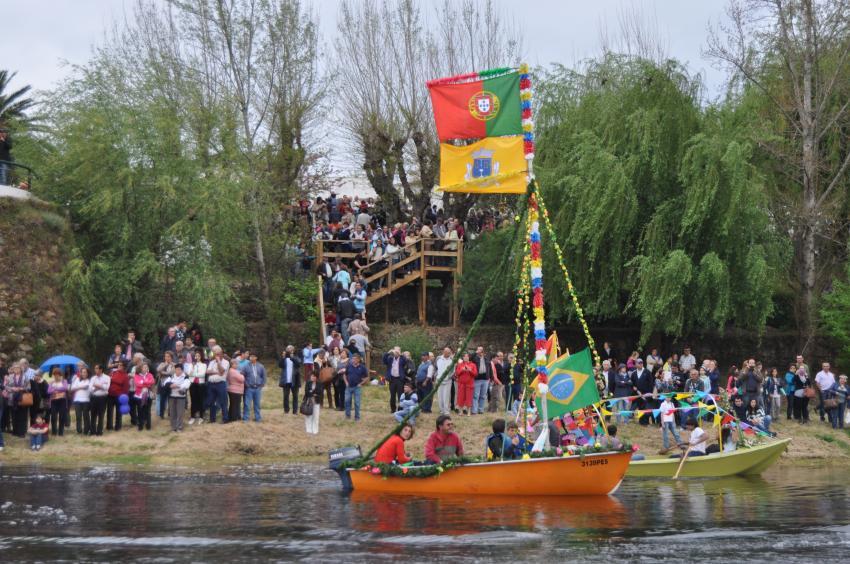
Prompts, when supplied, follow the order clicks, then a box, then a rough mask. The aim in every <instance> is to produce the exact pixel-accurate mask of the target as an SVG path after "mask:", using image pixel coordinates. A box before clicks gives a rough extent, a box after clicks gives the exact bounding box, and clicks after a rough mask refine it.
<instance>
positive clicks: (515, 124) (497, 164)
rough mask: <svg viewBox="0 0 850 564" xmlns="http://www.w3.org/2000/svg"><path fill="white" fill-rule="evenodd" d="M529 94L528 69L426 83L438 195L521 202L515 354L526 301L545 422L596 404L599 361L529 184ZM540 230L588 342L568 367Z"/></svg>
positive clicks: (540, 440)
mask: <svg viewBox="0 0 850 564" xmlns="http://www.w3.org/2000/svg"><path fill="white" fill-rule="evenodd" d="M531 86H532V84H531V77H530V76H529V69H528V65H526V64H522V65H520V67H519V68H497V69H491V70H487V71H481V72H477V73H468V74H463V75H458V76H453V77H448V78H440V79H436V80H432V81H430V82H428V89H429V91H430V94H431V102H432V106H433V109H434V120H435V122H436V126H437V136H438V137H439V139H440V187H439V189H440V190H441V191H443V192H447V193H453V192H457V193H466V194H526V196H527V215H526V241H525V245H524V252H525V253H526V255H525V256H524V257H523V265H522V268H523V272H522V275H521V280H520V287H519V299H518V309H517V339H516V341H515V347H514V352H515V353H516V352H517V349H518V345H519V344H520V343H521V342H522V341H523V340H524V339H525V338H526V335H525V334H524V333H525V332H526V331H527V330H528V327H527V326H526V317H525V305H526V303H527V302H526V300H528V301H529V302H530V304H529V305H530V306H531V314H532V315H531V317H532V325H533V343H534V358H533V360H532V362H533V365H532V368H533V372H534V375H535V377H534V380H533V382H532V388H533V389H534V390H535V391H536V392H537V398H538V399H539V400H542V401H538V402H537V405H538V411H539V415H540V416H541V418H542V420H543V421H544V422H546V421H548V419H549V416H550V414H551V415H552V416H560V415H562V414H564V413H566V412H567V411H569V410H573V409H580V408H583V407H585V406H587V405H591V404H593V403H594V402H598V401H599V395H598V391H597V385H596V384H597V382H595V379H594V374H593V368H592V363H593V362H594V361H595V362H596V364H597V365H598V364H600V360H599V355H598V353H597V352H596V347H595V344H594V342H593V338H592V337H591V335H590V330H589V328H588V326H587V323H586V322H585V320H584V312H583V311H582V309H581V306H580V305H579V302H578V296H577V295H576V292H575V288H574V287H573V285H572V281H571V280H570V276H569V272H568V271H567V268H566V266H565V264H564V260H563V254H562V252H561V249H560V247H559V245H558V243H557V240H556V239H555V237H554V231H553V229H552V226H551V224H550V222H549V218H548V213H547V211H546V208H545V204H544V202H543V198H542V195H541V194H540V191H539V187H538V185H537V182H536V181H535V179H534V151H535V138H534V121H533V107H532V102H533V96H532V89H531ZM519 219H520V218H517V221H519ZM541 226H545V228H546V230H547V232H548V235H549V239H550V241H551V243H552V245H553V247H554V251H555V255H556V256H557V258H558V262H559V265H560V268H561V271H562V273H563V275H564V278H565V282H566V286H567V290H568V293H569V295H570V297H571V299H572V302H573V306H574V308H575V312H576V316H577V318H578V320H579V322H580V323H581V325H582V329H583V330H584V334H585V336H586V338H587V341H588V349H585V350H584V351H582V352H580V353H578V355H575V356H576V357H577V358H572V359H571V358H570V357H569V354H565V355H564V356H559V353H558V350H557V337H556V335H555V334H554V333H553V334H552V336H551V337H549V338H547V331H546V315H545V300H544V293H543V255H542V246H541ZM526 292H530V296H526V294H525V293H526ZM582 353H583V354H582ZM553 377H554V378H555V380H554V381H553V380H552V378H553ZM550 407H551V408H552V409H550ZM550 412H551V413H550ZM600 419H601V417H600ZM603 428H604V423H603ZM547 439H548V426H547V425H544V426H543V431H542V433H541V436H540V437H539V438H538V440H537V442H536V443H535V449H536V450H540V449H542V448H544V446H545V444H546V442H547Z"/></svg>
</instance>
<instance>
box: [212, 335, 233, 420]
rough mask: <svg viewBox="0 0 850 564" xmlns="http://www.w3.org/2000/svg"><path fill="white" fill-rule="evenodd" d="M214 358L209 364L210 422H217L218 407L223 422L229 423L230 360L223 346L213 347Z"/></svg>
mask: <svg viewBox="0 0 850 564" xmlns="http://www.w3.org/2000/svg"><path fill="white" fill-rule="evenodd" d="M212 355H213V357H212V359H211V360H210V361H209V363H208V364H207V405H209V407H210V423H215V419H216V414H217V413H218V411H217V410H218V409H219V408H220V409H221V422H222V423H227V373H228V371H229V370H230V362H229V361H228V360H227V359H226V358H224V354H223V353H222V351H221V347H220V346H218V345H215V346H214V347H213V348H212Z"/></svg>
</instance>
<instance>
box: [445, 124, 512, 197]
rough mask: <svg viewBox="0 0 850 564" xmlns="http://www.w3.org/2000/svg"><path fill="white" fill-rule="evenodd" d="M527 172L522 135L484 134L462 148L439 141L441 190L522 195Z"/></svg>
mask: <svg viewBox="0 0 850 564" xmlns="http://www.w3.org/2000/svg"><path fill="white" fill-rule="evenodd" d="M527 175H528V165H527V163H526V160H525V154H524V152H523V140H522V136H521V135H513V136H508V137H487V138H485V139H482V140H481V141H478V142H476V143H472V144H471V145H464V146H462V147H458V146H456V145H451V144H449V143H441V144H440V187H439V189H440V190H442V191H443V192H468V193H472V194H524V193H525V190H526V188H527V186H528V178H527Z"/></svg>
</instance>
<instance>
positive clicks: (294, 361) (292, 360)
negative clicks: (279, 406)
mask: <svg viewBox="0 0 850 564" xmlns="http://www.w3.org/2000/svg"><path fill="white" fill-rule="evenodd" d="M277 365H278V366H279V367H280V380H279V381H278V384H277V385H278V386H280V387H281V388H282V389H283V412H284V413H289V398H290V397H292V414H293V415H298V390H299V388H301V359H300V358H298V356H297V355H296V354H295V347H293V346H292V345H289V346H288V347H286V350H285V351H284V352H283V354H282V355H281V356H280V360H279V361H278V363H277Z"/></svg>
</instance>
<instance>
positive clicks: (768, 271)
mask: <svg viewBox="0 0 850 564" xmlns="http://www.w3.org/2000/svg"><path fill="white" fill-rule="evenodd" d="M700 89H701V85H700V83H699V81H698V80H697V79H694V78H692V77H690V76H689V75H688V74H687V72H686V71H685V70H684V69H683V68H682V67H681V66H680V65H678V64H677V63H675V62H672V61H671V62H668V63H667V64H666V65H663V66H659V65H656V64H653V63H651V62H648V61H644V60H640V59H634V58H626V57H618V56H613V55H609V56H606V57H605V58H603V59H601V60H599V61H595V62H591V63H589V64H588V65H587V66H586V69H585V72H584V73H582V74H579V73H576V72H572V71H568V70H566V69H563V68H559V67H556V68H554V69H553V71H552V72H550V73H549V74H548V75H547V76H546V79H545V80H544V81H543V82H542V84H541V86H540V90H539V92H540V99H541V102H542V104H541V105H540V112H539V118H538V127H539V130H540V143H539V148H538V155H539V158H538V160H537V161H536V165H537V166H536V170H537V171H538V177H539V179H540V182H541V185H542V187H543V191H544V195H545V197H546V201H547V203H548V206H549V210H550V213H551V214H552V217H551V219H552V222H553V224H554V227H555V230H556V233H557V236H558V238H559V243H560V244H561V245H562V247H563V248H564V251H565V255H566V260H567V266H568V268H569V269H570V272H571V275H572V277H573V282H574V283H575V285H576V287H577V288H578V289H579V291H580V294H581V298H582V302H583V305H584V308H585V310H586V311H587V313H588V314H589V315H590V317H591V318H595V319H596V320H603V319H609V318H623V317H628V316H633V317H635V318H636V319H637V320H638V321H639V322H640V323H641V326H642V339H643V340H646V339H648V338H649V336H650V335H651V334H652V333H653V332H655V331H663V332H665V333H668V334H672V335H682V334H686V333H688V332H691V331H694V330H696V331H703V330H721V329H722V328H723V327H724V326H725V325H726V324H727V323H729V322H734V323H736V324H738V325H740V326H744V327H748V328H751V329H754V330H757V331H760V330H762V329H763V328H764V326H765V323H766V320H767V318H768V317H769V316H770V314H771V311H772V297H773V294H774V292H775V291H776V288H777V280H776V279H777V276H778V274H777V273H778V272H779V271H780V270H781V269H783V268H784V267H785V265H786V263H787V252H786V247H785V246H784V244H783V242H782V239H781V237H779V236H777V235H776V233H775V230H774V228H773V226H772V224H771V217H770V215H769V213H768V207H767V202H766V198H765V195H764V192H765V191H764V187H763V178H762V175H761V174H760V173H759V171H758V170H757V168H756V167H755V166H754V164H753V156H752V147H751V145H750V144H749V143H748V142H747V141H746V138H745V137H744V136H743V135H742V134H741V132H740V131H739V126H738V120H737V118H736V115H735V111H734V108H726V107H720V108H715V107H703V106H702V101H701V99H700ZM500 236H501V234H500V233H499V232H497V233H494V234H492V235H488V236H485V237H482V239H481V240H480V241H478V242H476V246H475V248H474V249H473V250H471V251H470V252H469V253H468V255H467V259H466V266H467V267H468V268H467V272H469V271H470V269H473V271H475V272H482V271H487V264H489V262H490V260H491V259H487V258H484V257H491V256H492V255H494V249H496V248H503V246H504V244H506V243H507V242H505V241H501V240H500V239H499V237H500ZM544 243H545V237H544ZM491 247H492V248H491ZM545 247H546V246H545V245H544V249H545ZM547 253H548V254H547ZM476 255H479V256H476ZM553 258H554V255H553V254H552V252H551V249H545V250H544V270H545V272H544V279H546V280H547V282H548V284H547V292H546V295H547V302H548V304H549V305H550V306H551V308H552V311H551V314H550V315H551V316H552V317H553V319H554V320H557V319H564V318H565V317H568V316H569V315H570V314H571V308H572V306H571V304H570V302H569V298H568V295H567V294H566V292H563V291H559V289H558V288H559V284H561V285H562V284H563V282H562V277H561V275H560V273H559V272H558V270H557V266H556V263H555V261H554V260H553ZM479 262H480V263H481V264H478V263H479ZM506 279H507V280H508V281H507V282H506V284H507V285H508V286H509V285H510V284H511V283H513V284H514V285H515V284H516V277H515V276H513V275H509V276H506ZM464 286H465V287H464V298H465V304H464V305H465V306H467V307H468V306H469V305H474V296H475V295H476V294H477V293H478V292H477V291H476V289H475V288H474V287H473V288H471V289H470V288H469V287H468V286H474V281H472V282H470V281H469V276H468V275H467V276H465V277H464Z"/></svg>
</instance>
